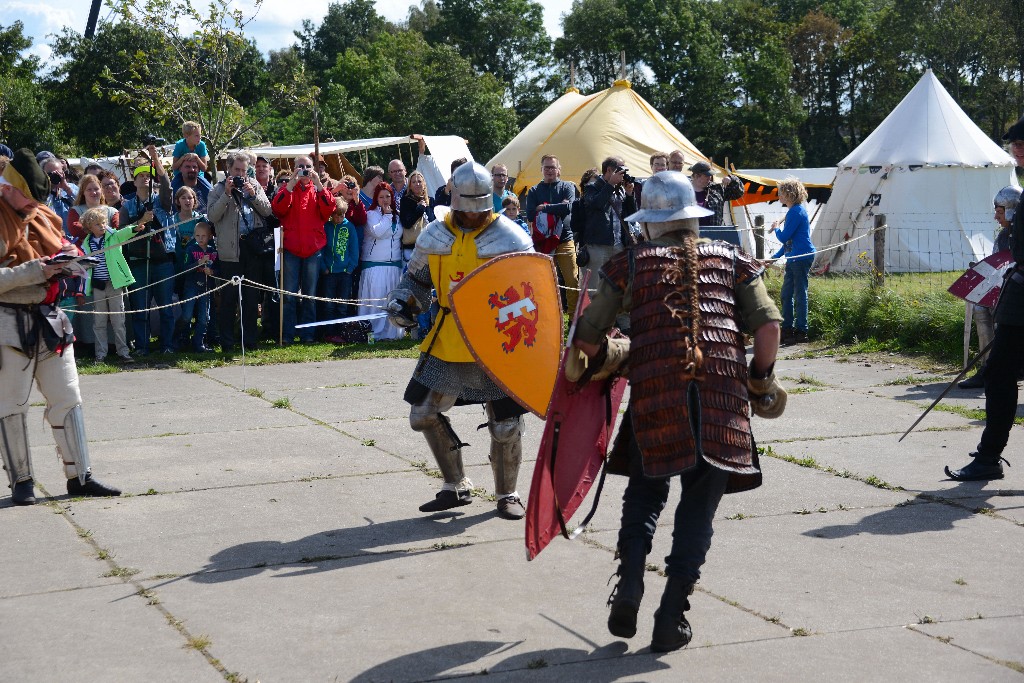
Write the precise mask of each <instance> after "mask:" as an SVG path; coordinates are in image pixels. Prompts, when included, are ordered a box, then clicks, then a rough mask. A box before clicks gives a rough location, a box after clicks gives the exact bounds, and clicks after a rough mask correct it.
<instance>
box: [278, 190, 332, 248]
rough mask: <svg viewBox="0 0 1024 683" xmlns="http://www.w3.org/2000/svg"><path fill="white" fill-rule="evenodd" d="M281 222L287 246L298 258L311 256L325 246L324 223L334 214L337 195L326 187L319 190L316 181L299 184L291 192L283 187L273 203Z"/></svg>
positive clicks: (285, 246)
mask: <svg viewBox="0 0 1024 683" xmlns="http://www.w3.org/2000/svg"><path fill="white" fill-rule="evenodd" d="M270 207H271V208H272V209H273V210H274V215H275V216H277V217H278V218H279V219H280V221H281V229H282V230H283V231H284V248H285V250H286V251H288V252H289V253H291V254H294V255H295V256H298V257H299V258H308V257H310V256H312V255H313V254H315V253H316V252H318V251H320V250H321V249H323V248H324V245H325V244H327V234H326V233H325V232H324V222H325V221H327V219H328V218H330V217H331V214H332V213H334V209H335V204H334V196H333V195H331V193H330V192H328V191H327V190H326V189H324V190H320V191H319V192H317V190H316V187H315V186H314V185H313V183H307V184H305V185H302V184H299V185H296V186H295V189H294V190H293V191H291V192H289V191H288V187H287V186H285V187H282V188H281V189H280V190H278V192H277V194H275V195H274V200H273V201H272V202H271V203H270Z"/></svg>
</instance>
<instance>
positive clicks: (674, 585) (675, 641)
mask: <svg viewBox="0 0 1024 683" xmlns="http://www.w3.org/2000/svg"><path fill="white" fill-rule="evenodd" d="M691 593H693V584H692V583H690V582H688V581H686V580H685V579H680V578H678V577H675V576H670V577H668V583H667V584H665V592H664V594H662V596H661V606H660V607H658V611H657V612H655V613H654V634H653V635H652V636H651V651H652V652H672V651H673V650H678V649H679V648H681V647H686V644H687V643H689V642H690V638H692V637H693V631H691V630H690V622H688V621H687V620H686V614H685V612H686V610H688V609H690V601H689V600H688V599H687V598H688V597H689V595H690V594H691Z"/></svg>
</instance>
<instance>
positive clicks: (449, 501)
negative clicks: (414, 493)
mask: <svg viewBox="0 0 1024 683" xmlns="http://www.w3.org/2000/svg"><path fill="white" fill-rule="evenodd" d="M472 502H473V494H471V493H470V492H469V491H448V490H442V491H439V492H438V493H437V495H436V496H434V500H432V501H430V502H429V503H424V504H423V505H420V512H442V511H444V510H451V509H452V508H457V507H461V506H463V505H469V504H470V503H472Z"/></svg>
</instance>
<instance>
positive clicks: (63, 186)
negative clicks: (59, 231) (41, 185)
mask: <svg viewBox="0 0 1024 683" xmlns="http://www.w3.org/2000/svg"><path fill="white" fill-rule="evenodd" d="M42 167H43V173H45V174H46V175H47V176H48V177H49V178H50V192H49V194H48V195H47V196H46V205H47V206H48V207H50V208H51V209H53V212H54V213H55V214H57V215H58V216H60V220H61V222H62V223H63V227H64V234H65V235H67V234H68V213H69V212H70V211H71V207H72V206H74V205H75V197H76V196H77V195H78V185H75V184H74V183H72V182H70V181H68V179H67V177H66V174H65V172H64V164H62V163H61V161H60V159H58V158H57V157H46V158H45V159H44V160H43V163H42Z"/></svg>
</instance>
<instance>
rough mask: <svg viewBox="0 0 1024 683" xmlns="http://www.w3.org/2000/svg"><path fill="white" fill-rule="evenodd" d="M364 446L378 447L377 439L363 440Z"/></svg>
mask: <svg viewBox="0 0 1024 683" xmlns="http://www.w3.org/2000/svg"><path fill="white" fill-rule="evenodd" d="M363 445H364V446H376V445H377V440H376V439H363ZM427 473H428V474H429V473H430V472H429V471H428V472H427Z"/></svg>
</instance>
